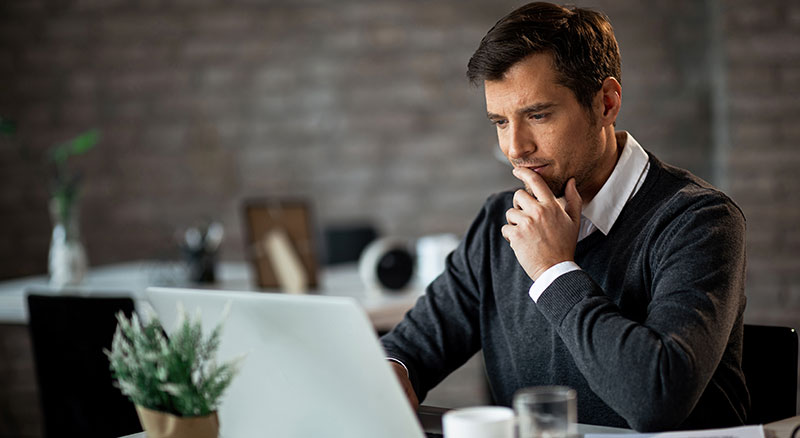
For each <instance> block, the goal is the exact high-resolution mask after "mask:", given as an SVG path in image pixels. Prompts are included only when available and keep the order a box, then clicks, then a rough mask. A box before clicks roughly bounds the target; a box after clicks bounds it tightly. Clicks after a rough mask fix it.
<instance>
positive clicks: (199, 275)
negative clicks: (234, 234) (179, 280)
mask: <svg viewBox="0 0 800 438" xmlns="http://www.w3.org/2000/svg"><path fill="white" fill-rule="evenodd" d="M182 250H183V251H182V252H183V256H184V261H185V262H186V268H187V271H188V272H187V274H188V279H189V281H190V282H191V283H214V282H215V281H216V280H217V276H216V267H217V251H204V250H190V249H188V248H186V247H184V248H182Z"/></svg>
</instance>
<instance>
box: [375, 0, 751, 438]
mask: <svg viewBox="0 0 800 438" xmlns="http://www.w3.org/2000/svg"><path fill="white" fill-rule="evenodd" d="M467 75H468V77H469V78H470V79H471V80H472V81H473V83H478V84H480V83H483V85H484V89H485V96H486V107H487V111H488V117H489V120H490V121H491V122H492V124H494V125H495V126H496V129H497V136H498V139H499V144H500V148H501V149H502V151H503V153H504V154H505V155H506V157H507V158H508V160H509V161H510V162H511V164H513V166H514V170H513V173H514V175H515V176H516V177H517V178H518V179H520V180H521V181H522V182H523V183H524V184H525V187H526V190H518V191H516V192H506V193H500V194H496V195H493V196H491V197H490V198H489V199H488V200H487V201H486V204H485V205H484V207H483V209H482V210H481V212H480V213H479V214H478V217H477V218H476V219H475V222H474V223H473V224H472V226H471V227H470V228H469V230H468V231H467V233H466V235H465V237H464V239H463V241H462V242H461V244H460V245H459V247H458V249H456V250H455V251H454V252H453V253H452V254H451V255H450V256H449V257H448V261H447V267H446V269H445V272H444V273H443V274H442V275H441V276H440V277H439V278H437V279H436V280H435V281H434V282H433V283H432V284H431V285H430V286H429V288H428V290H427V293H426V294H425V295H424V296H423V297H422V298H420V300H419V301H418V303H417V304H416V306H415V307H414V308H413V309H412V310H411V311H410V312H409V313H408V314H407V315H406V317H405V319H404V320H403V321H402V322H401V323H400V324H399V325H398V326H397V327H396V328H395V329H394V330H393V331H392V332H390V333H389V334H387V335H386V336H384V337H383V338H382V340H381V341H382V343H383V346H384V348H385V350H386V352H387V355H388V357H389V358H390V360H392V366H393V367H394V369H395V371H396V372H397V375H398V378H399V379H400V380H401V383H402V384H403V386H404V388H405V390H406V393H407V395H408V397H409V400H410V401H411V403H412V405H415V406H416V405H417V404H418V401H417V400H422V399H424V398H425V395H426V393H427V391H428V390H429V389H431V388H432V387H433V386H435V385H436V384H437V383H439V382H440V381H441V380H442V379H443V378H444V377H445V376H446V375H447V374H448V373H450V372H452V371H453V370H455V369H456V368H457V367H459V366H460V365H461V364H463V363H464V362H465V361H466V360H467V359H468V358H469V357H471V356H472V355H473V354H474V353H476V352H477V351H479V350H481V349H482V350H483V356H484V362H485V364H486V371H487V375H488V379H489V384H490V388H491V392H492V395H493V397H494V400H495V401H496V402H497V403H498V404H501V405H510V404H511V401H512V397H513V394H514V392H515V391H517V390H518V389H520V388H523V387H527V386H535V385H549V384H559V385H567V386H570V387H572V388H574V389H576V390H577V393H578V421H579V422H582V423H589V424H601V425H608V426H617V427H631V428H633V429H636V430H639V431H655V430H668V429H688V428H704V427H722V426H733V425H739V424H743V422H744V421H745V420H746V411H747V409H748V408H749V396H748V393H747V389H746V388H745V384H744V377H743V374H742V370H741V354H742V328H743V325H742V314H743V311H744V306H745V297H744V266H745V254H744V232H745V231H744V227H745V225H744V223H745V222H744V217H743V215H742V213H741V211H740V210H739V208H738V207H737V206H736V205H735V204H734V203H733V202H732V201H731V200H730V199H729V198H728V197H726V196H725V195H724V194H722V193H721V192H719V191H717V190H716V189H714V188H713V187H711V186H710V185H709V184H708V183H706V182H704V181H702V180H700V179H698V178H697V177H695V176H693V175H691V174H690V173H688V172H687V171H684V170H681V169H678V168H675V167H671V166H669V165H667V164H664V163H662V162H661V161H659V160H658V159H657V158H656V157H655V156H653V155H652V154H649V153H647V152H645V151H644V149H643V148H642V147H641V146H640V145H639V144H638V143H637V142H636V140H635V139H634V138H633V137H632V136H631V135H630V134H628V133H626V132H615V130H614V126H615V121H616V117H617V114H618V113H619V110H620V106H621V94H622V89H621V85H620V60H619V50H618V48H617V43H616V40H615V38H614V34H613V30H612V28H611V24H610V23H609V22H608V21H607V19H606V18H605V17H604V16H603V15H601V14H599V13H596V12H592V11H588V10H584V9H578V8H574V9H565V8H562V7H559V6H555V5H551V4H546V3H532V4H529V5H526V6H523V7H521V8H519V9H517V10H515V11H514V12H512V13H511V14H509V15H508V16H506V17H505V18H503V19H501V20H500V21H499V22H498V23H497V24H496V25H495V26H494V27H493V28H492V29H491V30H490V31H489V32H488V33H487V35H486V36H485V37H484V38H483V40H482V41H481V43H480V46H479V47H478V49H477V51H476V52H475V54H474V55H473V56H472V59H470V61H469V65H468V72H467Z"/></svg>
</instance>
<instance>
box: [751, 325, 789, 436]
mask: <svg viewBox="0 0 800 438" xmlns="http://www.w3.org/2000/svg"><path fill="white" fill-rule="evenodd" d="M742 369H743V371H744V376H745V379H746V381H747V390H748V391H749V392H750V405H751V409H750V415H749V416H748V419H747V422H748V423H749V424H766V423H771V422H773V421H777V420H782V419H784V418H788V417H793V416H795V415H796V411H797V332H796V331H795V329H793V328H790V327H773V326H763V325H750V324H745V325H744V341H743V345H742Z"/></svg>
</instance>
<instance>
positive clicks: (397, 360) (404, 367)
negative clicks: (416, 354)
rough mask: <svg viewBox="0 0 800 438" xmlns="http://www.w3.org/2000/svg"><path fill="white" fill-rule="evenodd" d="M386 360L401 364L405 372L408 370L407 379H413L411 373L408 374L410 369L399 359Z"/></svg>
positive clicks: (390, 358) (388, 358)
mask: <svg viewBox="0 0 800 438" xmlns="http://www.w3.org/2000/svg"><path fill="white" fill-rule="evenodd" d="M386 360H389V361H392V362H397V363H399V364H400V366H402V367H403V369H404V370H406V377H408V378H409V379H411V373H409V372H408V367H407V366H406V364H404V363H403V362H400V360H399V359H395V358H393V357H387V358H386Z"/></svg>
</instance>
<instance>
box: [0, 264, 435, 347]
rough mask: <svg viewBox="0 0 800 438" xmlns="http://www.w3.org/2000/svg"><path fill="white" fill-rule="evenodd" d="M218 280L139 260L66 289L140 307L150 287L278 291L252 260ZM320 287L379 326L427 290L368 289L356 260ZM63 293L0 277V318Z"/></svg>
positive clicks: (40, 279) (222, 269)
mask: <svg viewBox="0 0 800 438" xmlns="http://www.w3.org/2000/svg"><path fill="white" fill-rule="evenodd" d="M217 278H219V281H218V282H216V283H213V284H191V283H188V282H187V281H186V273H185V270H184V269H183V267H182V264H181V263H179V262H157V261H137V262H127V263H120V264H114V265H106V266H99V267H94V268H92V269H90V271H89V273H88V275H87V276H86V279H85V280H84V282H83V284H81V285H80V286H77V287H69V288H65V289H64V291H63V292H60V293H64V294H77V295H94V296H98V295H100V296H119V295H126V296H132V297H133V298H134V299H135V300H137V307H139V308H141V307H144V306H145V304H143V303H144V299H145V295H144V291H145V289H147V288H148V287H150V286H165V287H193V288H205V289H222V290H237V291H258V292H278V291H277V290H265V289H258V288H256V287H254V284H255V281H254V280H253V277H252V274H251V269H250V265H249V264H248V263H245V262H223V263H220V264H219V265H218V269H217ZM320 284H321V288H320V289H319V290H317V291H312V293H314V294H320V295H331V296H348V297H353V298H355V299H356V300H358V302H359V303H360V304H361V306H362V307H364V309H365V310H366V311H367V315H368V316H369V317H370V320H371V321H372V323H373V325H374V326H375V328H376V329H378V330H383V331H385V330H388V329H390V328H392V327H394V326H395V325H396V324H397V323H398V322H399V321H400V320H401V319H402V317H403V315H404V314H405V312H406V311H408V309H410V308H411V307H412V306H413V305H414V303H415V302H416V300H417V298H419V296H420V295H421V294H422V288H420V287H416V288H411V289H407V290H403V291H399V292H396V293H391V294H390V293H381V292H378V291H370V290H367V289H366V287H365V286H364V284H363V282H362V281H361V278H360V277H359V275H358V269H357V267H356V265H341V266H335V267H331V268H326V269H324V270H322V272H321V273H320ZM30 290H37V291H41V292H43V293H53V294H55V293H59V292H56V291H53V290H52V289H50V286H49V284H48V279H47V276H46V275H36V276H30V277H24V278H19V279H14V280H7V281H2V282H0V323H16V324H25V323H27V321H28V309H27V303H26V300H25V293H26V291H30Z"/></svg>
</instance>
